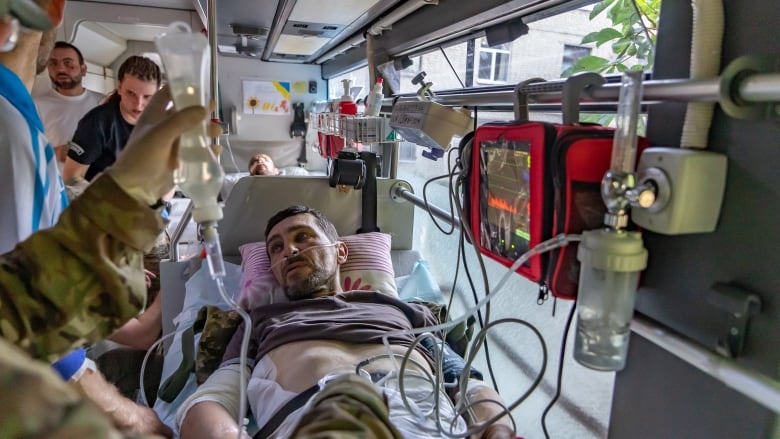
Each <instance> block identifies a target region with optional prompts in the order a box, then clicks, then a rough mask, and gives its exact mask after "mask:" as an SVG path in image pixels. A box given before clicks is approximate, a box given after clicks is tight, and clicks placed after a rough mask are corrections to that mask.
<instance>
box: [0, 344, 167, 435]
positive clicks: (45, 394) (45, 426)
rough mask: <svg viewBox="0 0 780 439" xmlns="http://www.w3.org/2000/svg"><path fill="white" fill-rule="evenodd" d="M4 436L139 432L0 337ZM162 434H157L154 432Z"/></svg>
mask: <svg viewBox="0 0 780 439" xmlns="http://www.w3.org/2000/svg"><path fill="white" fill-rule="evenodd" d="M0 407H2V408H3V411H2V413H0V437H2V438H3V439H16V438H20V439H21V438H31V437H39V438H42V437H47V438H55V437H56V438H65V437H69V438H78V437H82V438H101V439H113V438H130V437H132V438H140V437H152V436H142V435H133V434H130V433H122V432H119V431H117V430H116V428H115V427H114V426H113V425H112V424H111V421H110V420H109V418H108V417H107V416H106V415H105V414H104V413H102V412H101V411H100V409H99V408H97V406H95V405H94V404H92V403H91V402H90V401H88V400H87V399H86V398H83V397H82V396H81V394H80V393H79V392H78V391H77V390H76V389H75V388H73V387H71V386H70V385H69V384H67V383H66V382H64V381H62V379H61V378H60V377H59V376H57V375H55V374H54V372H52V369H51V366H49V365H47V364H44V363H41V362H39V361H31V360H30V357H28V356H27V355H26V354H25V353H24V352H22V351H21V350H19V348H17V347H16V346H13V345H11V344H10V343H8V342H6V341H5V340H3V339H0ZM153 437H158V436H153Z"/></svg>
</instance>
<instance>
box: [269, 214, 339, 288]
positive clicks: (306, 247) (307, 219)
mask: <svg viewBox="0 0 780 439" xmlns="http://www.w3.org/2000/svg"><path fill="white" fill-rule="evenodd" d="M265 236H266V249H267V250H268V257H269V259H270V260H271V271H272V272H273V275H274V278H276V281H277V282H279V285H281V286H282V288H283V289H284V293H285V294H286V295H287V297H288V298H289V299H290V300H298V299H308V298H311V297H319V296H328V295H332V294H338V293H340V292H341V285H340V283H339V265H341V264H343V263H344V262H345V261H346V260H347V246H346V244H344V243H343V242H341V241H339V240H338V233H337V232H336V227H335V226H333V223H331V222H330V221H329V220H328V219H327V218H325V216H324V215H323V214H322V213H321V212H319V211H318V210H315V209H312V208H310V207H306V206H290V207H288V208H287V209H284V210H282V211H281V212H278V213H277V214H276V215H274V216H273V217H271V219H269V220H268V226H267V227H266V229H265Z"/></svg>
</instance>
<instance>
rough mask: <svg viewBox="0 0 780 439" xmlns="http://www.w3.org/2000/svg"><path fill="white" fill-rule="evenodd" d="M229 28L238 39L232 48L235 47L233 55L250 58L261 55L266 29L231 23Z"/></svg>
mask: <svg viewBox="0 0 780 439" xmlns="http://www.w3.org/2000/svg"><path fill="white" fill-rule="evenodd" d="M230 28H231V29H232V30H233V33H234V34H235V35H236V37H238V40H237V41H236V42H235V44H234V45H233V47H235V49H236V50H235V53H237V54H239V55H243V56H248V57H250V58H257V57H259V56H260V55H262V53H263V48H265V41H266V38H267V37H268V28H267V27H260V26H253V25H246V24H238V23H231V24H230Z"/></svg>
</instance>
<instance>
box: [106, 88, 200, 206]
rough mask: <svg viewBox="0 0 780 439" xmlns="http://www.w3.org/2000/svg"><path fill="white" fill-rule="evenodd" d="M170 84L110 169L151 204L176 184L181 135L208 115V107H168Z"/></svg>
mask: <svg viewBox="0 0 780 439" xmlns="http://www.w3.org/2000/svg"><path fill="white" fill-rule="evenodd" d="M170 100H171V95H170V91H169V90H168V87H163V88H162V89H160V90H159V91H158V92H157V93H155V95H154V97H153V98H152V100H151V101H150V102H149V105H148V106H147V107H146V109H145V110H144V112H143V114H142V115H141V118H140V119H139V120H138V124H136V126H135V128H134V129H133V133H132V134H131V135H130V139H129V140H128V142H127V146H126V147H125V149H124V150H123V151H122V153H121V154H119V157H117V160H116V162H115V163H114V165H113V166H112V167H110V168H109V169H108V170H107V171H106V172H107V173H109V174H110V175H111V176H112V177H113V178H114V180H115V181H116V182H117V184H119V186H120V187H122V189H124V190H125V191H126V192H127V193H128V194H130V195H132V196H133V197H135V198H136V199H138V200H139V201H142V202H145V203H147V204H149V205H151V204H154V203H155V202H156V201H157V200H158V199H160V198H161V197H162V196H163V195H165V194H166V193H167V192H168V191H170V190H171V189H172V188H173V186H174V185H173V171H174V169H176V167H177V166H178V141H177V139H178V138H179V136H180V135H181V134H182V133H184V132H185V131H187V130H189V129H192V128H195V127H196V126H197V125H198V124H199V123H203V122H204V121H205V118H206V109H205V108H204V107H199V106H194V107H190V108H185V109H183V110H181V111H176V110H173V109H171V110H167V111H166V109H165V108H166V107H167V106H168V103H169V102H170Z"/></svg>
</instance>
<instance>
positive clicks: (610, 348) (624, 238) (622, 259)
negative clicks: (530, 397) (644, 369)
mask: <svg viewBox="0 0 780 439" xmlns="http://www.w3.org/2000/svg"><path fill="white" fill-rule="evenodd" d="M577 259H579V261H580V262H581V264H582V265H581V267H580V287H579V292H578V295H577V332H576V335H575V339H574V358H575V359H576V360H577V362H579V363H580V364H582V365H583V366H586V367H589V368H591V369H596V370H602V371H618V370H621V369H623V367H624V366H625V364H626V356H627V354H628V340H629V336H630V325H631V318H632V317H633V315H634V302H635V300H636V290H637V285H638V282H639V273H640V272H641V271H642V270H644V268H645V267H646V266H647V250H646V249H645V248H644V245H643V243H642V236H641V234H640V233H638V232H629V231H617V230H614V229H609V228H604V229H598V230H589V231H586V232H584V233H583V235H582V242H580V245H579V247H578V249H577Z"/></svg>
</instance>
